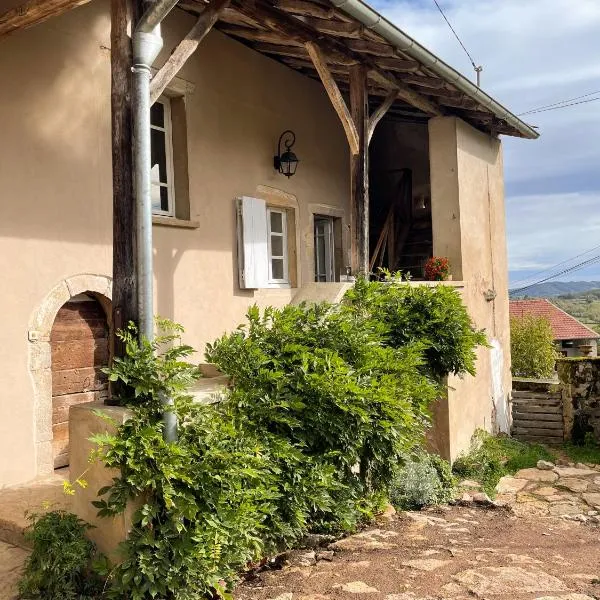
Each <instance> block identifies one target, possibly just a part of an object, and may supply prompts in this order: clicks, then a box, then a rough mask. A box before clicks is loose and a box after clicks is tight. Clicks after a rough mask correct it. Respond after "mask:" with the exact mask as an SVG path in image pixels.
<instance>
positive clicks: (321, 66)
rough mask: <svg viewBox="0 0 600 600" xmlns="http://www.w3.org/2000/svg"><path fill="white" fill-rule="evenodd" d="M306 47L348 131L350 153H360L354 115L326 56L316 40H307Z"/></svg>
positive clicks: (345, 129)
mask: <svg viewBox="0 0 600 600" xmlns="http://www.w3.org/2000/svg"><path fill="white" fill-rule="evenodd" d="M305 47H306V50H307V51H308V54H309V56H310V59H311V60H312V62H313V65H314V66H315V69H316V70H317V73H318V74H319V77H320V78H321V82H322V83H323V86H324V87H325V91H326V92H327V95H328V96H329V99H330V100H331V104H333V108H334V109H335V112H336V113H337V114H338V117H339V118H340V121H341V122H342V126H343V128H344V131H345V132H346V137H347V138H348V144H349V146H350V154H352V155H355V154H358V152H359V151H360V140H359V134H358V132H357V130H356V126H355V124H354V122H353V120H352V116H351V115H350V111H349V110H348V107H347V106H346V103H345V102H344V98H343V96H342V93H341V92H340V90H339V88H338V86H337V83H336V82H335V79H334V78H333V75H332V74H331V71H330V70H329V69H328V67H327V63H326V62H325V57H324V56H323V53H322V52H321V49H320V48H319V46H317V44H316V43H315V42H306V44H305Z"/></svg>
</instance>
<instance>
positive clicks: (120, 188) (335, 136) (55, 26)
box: [0, 0, 537, 485]
mask: <svg viewBox="0 0 600 600" xmlns="http://www.w3.org/2000/svg"><path fill="white" fill-rule="evenodd" d="M136 2H137V0H112V2H110V1H109V0H92V1H87V0H27V1H25V0H8V1H6V0H5V2H3V3H2V9H1V10H2V11H3V12H2V13H0V74H1V75H2V81H3V82H4V85H3V86H2V87H1V88H0V107H1V110H0V131H2V144H1V145H0V185H1V187H2V196H1V202H2V220H1V224H0V249H1V252H0V256H1V258H0V265H1V266H0V272H1V274H2V281H3V289H4V293H3V294H2V295H1V299H0V306H1V308H2V315H3V317H2V332H3V335H2V340H3V343H2V346H1V349H0V358H1V361H2V365H3V370H2V374H1V375H0V384H1V385H0V389H1V390H2V391H1V394H2V402H1V403H0V454H1V455H2V456H3V460H2V461H1V463H0V485H6V484H15V483H18V482H23V481H27V480H31V479H32V478H35V477H36V476H41V475H44V474H48V473H51V472H52V470H53V469H54V468H55V466H56V467H59V466H61V465H65V464H67V463H68V446H67V435H68V410H69V406H70V405H72V404H73V403H80V402H87V401H90V400H93V399H97V398H99V397H100V398H102V397H105V396H106V393H107V392H106V381H105V378H104V376H103V375H102V372H101V370H100V369H101V368H102V366H104V365H106V364H107V362H108V360H109V359H110V356H111V353H113V352H115V351H118V348H116V347H115V339H114V336H113V334H114V331H115V329H116V328H117V327H119V326H122V325H123V324H125V323H127V321H128V319H129V318H131V317H132V315H133V314H134V313H135V311H136V310H138V309H139V310H140V314H139V318H140V320H141V321H142V320H143V322H144V323H145V324H146V325H145V327H147V324H148V323H150V324H151V323H152V314H153V313H154V314H159V315H162V316H165V317H170V318H172V319H174V320H176V321H177V322H180V323H182V324H184V325H185V327H186V341H187V342H189V343H190V344H192V345H194V346H195V347H197V348H198V349H199V350H200V351H202V349H203V347H204V345H205V344H206V343H207V342H210V341H212V340H214V339H215V338H217V337H218V336H220V335H221V334H222V333H223V332H225V331H227V330H231V329H233V328H234V327H236V326H237V325H238V324H239V323H240V322H242V321H243V319H244V314H245V312H246V310H247V308H248V307H249V306H250V305H251V304H253V303H256V304H258V305H259V306H262V307H264V306H267V305H274V306H283V305H285V304H286V303H289V302H291V301H293V300H294V298H295V297H296V296H297V295H298V294H299V293H302V294H304V295H306V294H308V293H309V292H310V288H311V287H312V289H313V291H314V293H315V294H317V295H319V294H321V295H325V296H327V297H328V294H329V292H328V291H327V290H335V289H338V288H339V285H340V283H341V282H343V280H344V279H345V278H347V276H348V275H349V274H350V275H355V274H357V273H360V272H366V271H368V270H369V269H371V268H372V269H376V268H377V267H379V266H383V267H389V268H392V269H397V268H403V269H405V270H409V271H411V272H412V273H413V275H414V276H415V279H418V278H419V276H420V275H421V272H420V269H421V268H422V265H423V261H424V260H425V259H426V258H427V257H429V256H431V255H432V254H434V255H438V256H447V257H448V258H449V259H450V263H451V270H452V276H453V281H452V282H450V285H453V286H455V287H456V288H457V289H459V290H460V291H461V293H462V294H463V297H464V299H465V302H466V304H467V306H468V308H469V311H470V313H471V315H472V317H473V319H474V320H475V322H476V324H477V326H478V327H481V328H485V329H486V330H487V331H488V332H489V337H490V342H491V348H481V349H479V351H478V352H479V360H478V375H477V378H476V379H475V378H472V377H467V378H465V379H464V380H457V381H454V380H451V381H450V382H449V391H448V397H447V398H444V399H443V400H441V401H440V404H439V406H438V408H437V416H436V418H437V429H436V436H435V439H436V443H437V445H438V448H439V450H440V452H442V453H443V454H444V455H445V456H448V457H454V456H456V455H457V454H458V453H459V452H460V451H462V450H464V449H465V448H466V447H467V446H468V443H469V440H470V437H471V434H472V432H473V430H474V429H475V428H476V427H485V428H487V429H492V428H494V427H500V428H502V429H504V430H506V429H507V428H508V417H507V409H506V406H507V396H508V394H509V392H510V389H511V385H510V371H509V365H510V360H509V351H510V350H509V333H508V293H507V264H506V247H505V226H504V192H503V167H502V145H501V142H500V140H499V137H498V136H499V135H501V134H504V135H509V136H516V137H521V138H529V139H534V138H536V137H537V133H536V132H535V131H534V130H533V129H532V128H531V127H529V126H528V125H527V124H525V123H524V122H522V121H521V120H520V119H518V118H517V117H515V116H514V115H513V114H511V113H510V112H509V111H508V110H507V109H506V108H504V107H503V106H501V105H500V104H499V103H498V102H496V101H495V100H494V99H493V98H491V97H490V96H488V95H487V94H486V93H485V92H484V91H483V90H481V89H480V88H478V87H477V86H476V85H474V84H473V83H472V82H471V81H469V80H468V79H466V78H465V77H463V76H461V75H460V74H459V73H458V72H456V71H455V70H453V69H452V68H451V67H449V66H448V65H446V64H445V63H444V62H443V61H441V60H440V59H439V58H437V57H436V56H434V55H433V54H431V53H430V52H429V51H428V50H426V49H425V48H424V47H422V46H421V45H420V44H418V43H417V42H416V41H415V40H412V39H411V38H410V37H408V36H407V35H406V34H405V33H404V32H402V31H401V30H400V29H398V28H397V27H395V26H394V25H393V24H392V23H390V22H388V21H386V20H385V19H384V18H383V17H381V16H380V15H378V14H377V13H376V12H375V11H374V10H373V9H371V8H370V7H369V6H367V5H366V4H364V3H363V2H361V1H359V0H333V1H331V2H329V1H324V0H277V1H275V0H256V1H255V2H241V1H237V0H235V1H232V2H229V1H227V0H211V2H210V3H207V2H204V1H199V0H185V1H183V0H181V1H180V2H179V4H177V2H176V0H171V1H170V2H169V0H160V1H159V2H157V3H155V4H154V8H153V10H162V11H163V12H164V13H165V14H166V13H168V14H166V17H165V18H164V21H163V22H162V26H161V29H160V33H159V30H158V29H152V28H153V27H154V25H156V24H157V23H158V22H159V21H160V20H161V19H162V16H164V15H161V17H160V18H155V17H156V15H155V14H153V16H152V18H147V19H146V20H145V21H144V26H143V27H141V25H140V23H141V22H140V23H138V24H137V25H134V26H131V22H130V16H129V15H130V13H128V12H127V7H128V6H129V5H131V4H133V5H134V7H137V8H139V6H137V4H136ZM71 9H72V10H71ZM169 9H172V10H170V12H169ZM138 12H139V11H138ZM142 29H143V31H142ZM131 31H135V36H137V37H136V40H137V41H139V42H140V43H139V44H138V45H136V47H135V52H136V57H135V59H133V58H132V55H131V53H132V44H131V40H130V38H129V37H128V32H131ZM135 36H134V37H135ZM161 36H162V39H161ZM140 40H141V41H140ZM182 40H183V43H181V42H182ZM136 44H137V42H136ZM161 44H162V50H160V52H159V54H158V56H157V57H156V59H153V60H150V61H149V62H150V63H151V64H149V65H147V64H146V63H145V62H144V60H147V59H142V58H140V57H139V56H137V55H138V54H139V53H144V52H146V53H147V52H150V51H156V52H158V51H159V49H160V47H161ZM193 50H195V51H193ZM152 58H153V57H152ZM150 67H151V69H152V73H153V77H152V82H151V83H149V78H150ZM132 82H133V83H132ZM144 86H145V87H144ZM148 86H149V87H150V92H148ZM140 90H142V91H143V93H141V92H140ZM149 93H151V94H152V97H153V99H155V102H154V104H153V105H152V108H151V110H149V103H148V97H149ZM132 98H133V100H134V101H132ZM146 111H148V112H146ZM134 117H135V118H134ZM140 119H141V120H140ZM144 119H145V120H144ZM132 123H133V127H134V129H135V127H136V126H138V127H141V126H140V123H147V124H148V126H147V128H144V127H141V129H138V130H137V135H136V136H132V133H131V128H132ZM143 132H146V133H143ZM146 138H147V139H149V140H150V141H151V157H150V158H151V161H150V162H151V169H150V170H148V173H147V175H146V172H145V170H147V163H146V162H145V161H144V155H143V153H142V152H141V151H140V146H139V145H140V144H141V143H142V141H141V140H144V139H146ZM144 143H145V142H144ZM144 148H146V149H147V147H146V146H144ZM274 157H275V158H274ZM132 173H134V174H135V176H136V177H137V176H138V175H140V174H141V175H140V177H141V179H139V180H136V186H135V194H134V185H133V183H132ZM369 190H370V192H369ZM136 194H137V195H136ZM138 197H139V198H150V200H151V208H152V214H151V215H150V210H149V208H150V200H144V199H142V201H141V203H140V204H139V205H138V208H139V210H137V209H136V208H135V206H136V205H135V201H136V198H138ZM134 232H135V235H134ZM136 236H137V244H136V243H135V240H136ZM336 286H338V287H336ZM136 290H137V291H136ZM307 290H308V291H307ZM136 298H139V302H137V303H136ZM152 305H153V306H152ZM198 360H199V361H201V360H202V357H201V355H200V356H199V357H198Z"/></svg>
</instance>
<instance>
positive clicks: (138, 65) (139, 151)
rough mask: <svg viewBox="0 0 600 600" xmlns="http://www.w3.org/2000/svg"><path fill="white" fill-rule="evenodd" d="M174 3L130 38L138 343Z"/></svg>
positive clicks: (149, 15)
mask: <svg viewBox="0 0 600 600" xmlns="http://www.w3.org/2000/svg"><path fill="white" fill-rule="evenodd" d="M176 4H177V0H157V1H156V2H154V3H153V4H152V5H150V7H149V8H148V9H147V10H146V12H145V13H144V14H143V15H142V17H141V19H140V20H139V22H138V24H137V25H136V28H135V31H134V32H133V35H132V45H133V65H132V68H131V71H132V73H133V85H132V90H133V97H132V104H133V182H134V195H135V210H136V239H137V253H138V258H137V260H138V269H137V270H138V275H137V276H138V299H137V301H138V310H139V319H140V323H139V336H140V339H146V340H149V341H152V340H153V339H154V285H153V283H154V272H153V256H152V195H151V194H152V177H151V172H150V167H151V146H150V106H151V105H150V78H151V76H152V74H151V71H150V69H151V67H152V64H153V63H154V61H155V60H156V57H157V56H158V54H159V53H160V51H161V49H162V47H163V39H162V36H161V34H160V24H161V22H162V21H163V20H164V18H165V17H166V16H167V15H168V14H169V12H170V11H171V10H172V9H173V8H175V5H176ZM160 401H161V403H162V405H163V406H164V411H163V423H164V427H163V437H164V439H165V441H167V442H174V441H175V440H176V439H177V415H175V413H174V412H173V411H172V410H171V408H170V407H172V406H173V399H172V398H168V397H166V396H165V395H161V398H160Z"/></svg>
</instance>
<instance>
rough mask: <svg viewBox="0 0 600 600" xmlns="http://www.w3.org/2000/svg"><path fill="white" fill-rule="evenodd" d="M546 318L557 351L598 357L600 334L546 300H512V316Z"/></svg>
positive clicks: (569, 354)
mask: <svg viewBox="0 0 600 600" xmlns="http://www.w3.org/2000/svg"><path fill="white" fill-rule="evenodd" d="M529 315H530V316H534V317H544V318H545V319H547V320H548V321H549V323H550V327H552V333H553V334H554V342H555V344H556V350H557V352H559V353H560V354H562V355H563V356H598V339H599V338H600V334H598V333H596V332H595V331H594V330H593V329H590V328H589V327H588V326H587V325H584V324H583V323H582V322H581V321H578V320H577V319H576V318H575V317H572V316H571V315H570V314H568V313H566V312H565V311H564V310H562V309H561V308H558V306H556V305H554V304H552V302H550V300H546V299H545V298H536V299H533V300H511V301H510V316H511V317H524V316H529Z"/></svg>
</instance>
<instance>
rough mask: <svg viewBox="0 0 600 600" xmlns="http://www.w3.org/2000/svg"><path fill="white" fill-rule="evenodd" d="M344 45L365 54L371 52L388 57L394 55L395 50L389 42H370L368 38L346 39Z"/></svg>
mask: <svg viewBox="0 0 600 600" xmlns="http://www.w3.org/2000/svg"><path fill="white" fill-rule="evenodd" d="M346 45H347V46H348V48H350V50H352V51H353V52H361V53H363V52H364V53H365V54H373V55H374V56H383V57H386V56H387V57H390V56H395V54H396V51H395V49H394V47H393V46H390V45H389V44H382V43H380V42H370V41H368V40H348V41H347V42H346Z"/></svg>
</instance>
